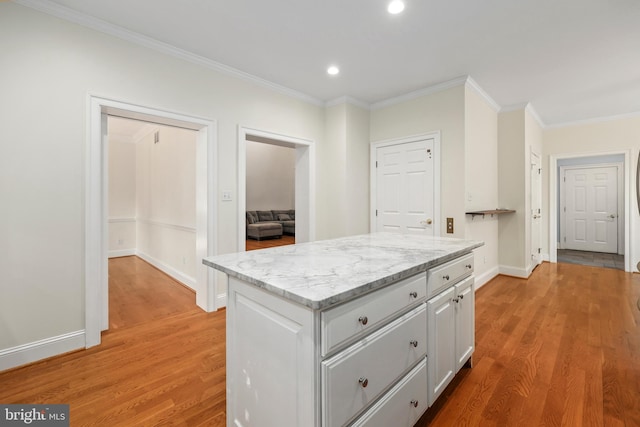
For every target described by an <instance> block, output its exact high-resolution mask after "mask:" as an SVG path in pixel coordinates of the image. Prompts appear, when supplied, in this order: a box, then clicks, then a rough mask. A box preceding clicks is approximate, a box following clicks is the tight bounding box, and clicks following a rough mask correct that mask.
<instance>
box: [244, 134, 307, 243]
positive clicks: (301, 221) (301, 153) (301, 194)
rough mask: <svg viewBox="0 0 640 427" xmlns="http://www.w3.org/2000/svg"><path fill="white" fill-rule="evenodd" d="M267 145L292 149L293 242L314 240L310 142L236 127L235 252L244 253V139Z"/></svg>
mask: <svg viewBox="0 0 640 427" xmlns="http://www.w3.org/2000/svg"><path fill="white" fill-rule="evenodd" d="M248 136H252V137H255V139H257V140H262V141H260V142H264V143H267V144H273V145H278V146H281V147H288V148H293V149H295V150H296V168H295V169H296V170H295V198H296V202H295V209H296V243H302V242H313V241H314V240H315V238H316V215H315V212H316V173H315V165H316V146H315V143H314V141H313V140H311V139H305V138H298V137H295V136H290V135H283V134H279V133H275V132H270V131H266V130H260V129H255V128H250V127H245V126H241V125H239V126H238V202H237V206H238V230H237V236H238V247H237V251H238V252H244V251H245V250H246V247H245V241H246V239H247V230H246V222H245V221H246V209H247V137H248Z"/></svg>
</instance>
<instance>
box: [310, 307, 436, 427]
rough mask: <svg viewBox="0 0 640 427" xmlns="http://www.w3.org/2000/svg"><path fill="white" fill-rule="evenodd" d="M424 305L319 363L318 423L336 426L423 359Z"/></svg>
mask: <svg viewBox="0 0 640 427" xmlns="http://www.w3.org/2000/svg"><path fill="white" fill-rule="evenodd" d="M426 344H427V312H426V305H425V304H421V305H420V306H419V307H417V308H415V309H413V310H411V311H410V312H408V313H406V314H405V315H403V316H401V317H400V318H398V319H397V320H395V321H393V322H392V323H390V324H389V325H387V326H385V327H383V328H382V329H380V330H379V331H376V332H374V333H373V334H371V335H369V336H367V337H365V338H363V339H362V340H361V341H358V342H357V343H355V344H354V345H352V346H351V347H349V348H347V349H345V350H344V351H342V352H340V353H338V354H337V355H335V356H334V357H332V358H330V359H328V360H325V361H324V362H322V368H321V375H322V384H323V389H322V401H323V405H322V408H323V410H322V412H323V414H322V415H323V416H322V424H323V426H324V427H339V426H343V425H344V424H345V423H346V422H348V421H349V420H350V419H352V418H353V417H354V416H355V415H356V414H358V413H359V412H360V411H361V410H363V409H364V408H365V407H367V405H369V403H371V402H373V401H374V400H375V399H377V398H378V396H380V395H381V394H382V393H383V392H384V391H385V390H387V389H388V388H389V387H390V386H391V384H393V383H394V382H395V381H396V380H397V379H398V378H400V376H401V375H402V374H403V373H404V372H407V370H409V369H410V368H411V367H412V366H414V365H415V364H416V363H417V362H418V361H419V360H420V359H421V358H424V357H425V354H426V348H427V347H426Z"/></svg>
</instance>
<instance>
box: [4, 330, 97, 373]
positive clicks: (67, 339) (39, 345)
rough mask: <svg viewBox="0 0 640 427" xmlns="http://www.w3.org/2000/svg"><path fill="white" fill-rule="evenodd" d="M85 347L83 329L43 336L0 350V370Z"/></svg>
mask: <svg viewBox="0 0 640 427" xmlns="http://www.w3.org/2000/svg"><path fill="white" fill-rule="evenodd" d="M84 347H85V334H84V330H81V331H75V332H69V333H67V334H62V335H58V336H56V337H50V338H45V339H42V340H38V341H33V342H30V343H27V344H22V345H19V346H16V347H11V348H7V349H4V350H1V351H0V371H4V370H7V369H11V368H16V367H18V366H22V365H26V364H29V363H33V362H37V361H38V360H42V359H46V358H48V357H53V356H57V355H60V354H63V353H68V352H70V351H74V350H79V349H82V348H84Z"/></svg>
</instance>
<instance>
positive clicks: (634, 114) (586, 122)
mask: <svg viewBox="0 0 640 427" xmlns="http://www.w3.org/2000/svg"><path fill="white" fill-rule="evenodd" d="M635 117H640V111H632V112H630V113H624V114H616V115H613V116H602V117H592V118H590V119H582V120H573V121H569V122H561V123H556V124H553V125H547V126H546V127H545V129H558V128H566V127H571V126H584V125H592V124H595V123H602V122H610V121H613V120H623V119H632V118H635Z"/></svg>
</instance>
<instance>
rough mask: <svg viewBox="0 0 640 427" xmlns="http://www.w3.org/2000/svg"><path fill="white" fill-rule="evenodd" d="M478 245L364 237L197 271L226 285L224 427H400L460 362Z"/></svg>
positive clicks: (238, 258)
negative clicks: (217, 274)
mask: <svg viewBox="0 0 640 427" xmlns="http://www.w3.org/2000/svg"><path fill="white" fill-rule="evenodd" d="M482 244H483V243H482V242H479V241H469V240H459V239H451V238H440V237H435V238H430V237H424V236H416V235H400V234H394V233H375V234H367V235H361V236H352V237H345V238H340V239H333V240H324V241H318V242H312V243H303V244H297V245H291V246H281V247H276V248H271V249H264V250H259V251H251V252H242V253H236V254H227V255H220V256H216V257H209V258H206V259H204V260H203V262H204V263H205V264H206V265H208V266H210V267H212V268H215V269H218V270H220V271H223V272H224V273H226V274H227V275H228V276H229V287H228V296H227V426H238V427H240V426H242V427H249V426H267V427H269V426H273V427H287V426H291V427H299V426H317V427H320V426H323V427H334V426H343V425H357V426H365V425H366V426H388V425H394V426H401V425H405V426H407V427H410V426H412V425H413V424H414V423H415V422H416V421H417V419H418V418H419V417H420V415H422V413H424V411H426V409H427V408H428V406H430V405H431V404H432V403H433V402H434V401H435V399H436V398H437V396H438V395H439V394H440V392H441V391H442V390H443V389H444V387H446V385H447V384H448V383H449V382H450V381H451V379H452V378H453V376H454V375H455V373H456V372H457V370H458V369H460V367H461V366H462V365H463V364H465V363H467V362H470V361H471V355H472V353H473V349H474V344H473V340H474V338H473V337H474V334H473V304H474V297H473V293H474V287H473V254H472V253H471V251H472V250H473V249H475V248H477V247H479V246H481V245H482ZM389 420H390V421H389ZM389 422H391V424H388V423H389Z"/></svg>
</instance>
